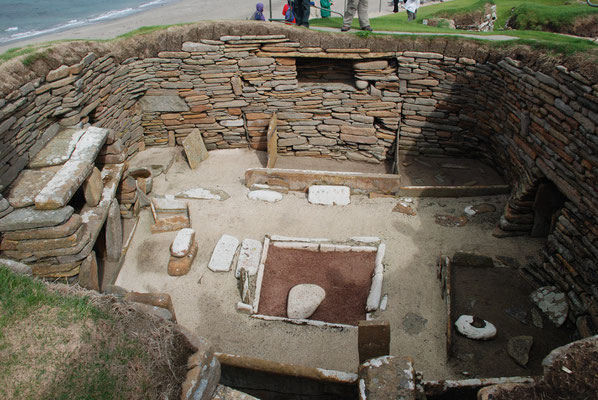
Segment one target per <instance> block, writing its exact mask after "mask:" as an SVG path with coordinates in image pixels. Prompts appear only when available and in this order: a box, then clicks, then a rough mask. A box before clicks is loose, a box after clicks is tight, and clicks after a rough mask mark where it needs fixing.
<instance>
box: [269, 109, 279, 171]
mask: <svg viewBox="0 0 598 400" xmlns="http://www.w3.org/2000/svg"><path fill="white" fill-rule="evenodd" d="M277 126H278V120H277V118H276V113H274V114H273V115H272V118H271V119H270V123H269V124H268V132H267V134H266V138H267V153H268V162H267V164H266V168H274V166H275V165H276V160H278V133H277V131H276V128H277Z"/></svg>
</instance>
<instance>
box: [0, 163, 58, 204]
mask: <svg viewBox="0 0 598 400" xmlns="http://www.w3.org/2000/svg"><path fill="white" fill-rule="evenodd" d="M60 168H61V167H60V166H53V167H47V168H42V169H25V170H23V171H21V173H20V174H19V176H18V177H17V179H15V181H14V182H13V183H12V185H10V189H9V192H8V196H7V199H8V202H9V203H10V205H11V206H13V207H15V208H22V207H29V206H32V205H34V204H35V196H37V195H38V194H39V192H41V191H42V189H43V188H44V187H45V186H46V185H47V184H48V182H50V179H52V177H53V176H54V175H55V174H56V172H58V171H59V170H60Z"/></svg>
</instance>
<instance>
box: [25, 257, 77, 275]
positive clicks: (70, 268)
mask: <svg viewBox="0 0 598 400" xmlns="http://www.w3.org/2000/svg"><path fill="white" fill-rule="evenodd" d="M80 266H81V262H80V261H79V262H72V263H66V264H56V263H47V262H45V263H38V264H33V265H32V266H31V267H32V269H33V275H34V276H37V277H38V278H68V277H71V276H75V275H77V274H78V273H79V269H80Z"/></svg>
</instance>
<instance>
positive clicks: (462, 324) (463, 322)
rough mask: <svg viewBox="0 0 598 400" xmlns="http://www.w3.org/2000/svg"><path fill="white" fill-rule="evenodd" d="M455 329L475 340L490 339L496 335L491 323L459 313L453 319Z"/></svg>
mask: <svg viewBox="0 0 598 400" xmlns="http://www.w3.org/2000/svg"><path fill="white" fill-rule="evenodd" d="M455 326H456V327H457V331H458V332H459V333H460V334H462V335H463V336H465V337H468V338H470V339H475V340H490V339H492V338H494V337H495V336H496V328H495V327H494V325H493V324H491V323H490V322H488V321H485V320H483V319H481V318H477V317H474V316H472V315H461V316H460V317H459V318H457V320H456V321H455Z"/></svg>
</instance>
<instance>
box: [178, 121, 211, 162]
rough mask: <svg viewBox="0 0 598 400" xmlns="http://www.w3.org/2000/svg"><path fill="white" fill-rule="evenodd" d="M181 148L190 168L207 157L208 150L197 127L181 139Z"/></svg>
mask: <svg viewBox="0 0 598 400" xmlns="http://www.w3.org/2000/svg"><path fill="white" fill-rule="evenodd" d="M183 149H184V150H185V155H186V156H187V162H188V163H189V167H190V168H191V169H195V168H197V167H198V166H199V163H201V162H202V161H203V160H205V159H206V158H208V150H207V149H206V145H205V144H204V142H203V138H202V137H201V133H199V130H198V129H194V130H193V131H191V133H190V134H189V135H188V136H187V137H186V138H185V140H184V141H183Z"/></svg>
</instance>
